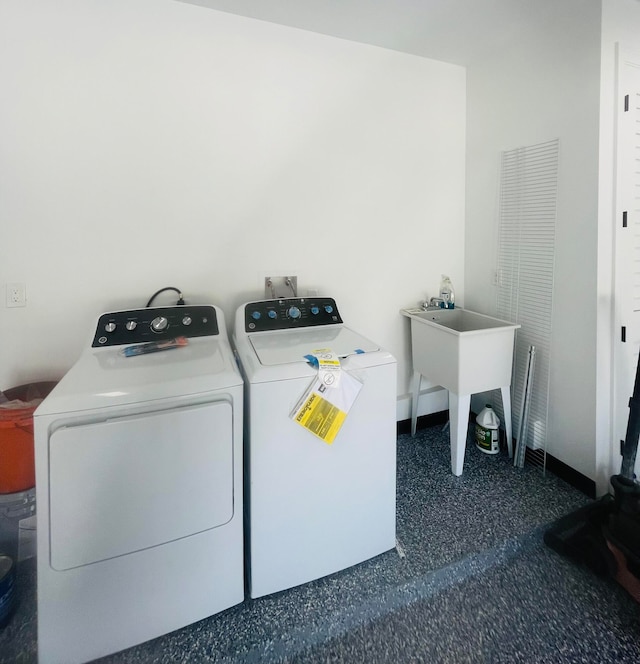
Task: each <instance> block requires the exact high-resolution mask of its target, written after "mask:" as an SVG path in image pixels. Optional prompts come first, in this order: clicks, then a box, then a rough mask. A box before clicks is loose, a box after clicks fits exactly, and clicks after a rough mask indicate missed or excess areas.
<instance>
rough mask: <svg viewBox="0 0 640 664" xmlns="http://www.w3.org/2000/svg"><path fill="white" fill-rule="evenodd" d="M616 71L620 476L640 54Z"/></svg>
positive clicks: (639, 156) (632, 327)
mask: <svg viewBox="0 0 640 664" xmlns="http://www.w3.org/2000/svg"><path fill="white" fill-rule="evenodd" d="M618 68H619V70H618V73H619V87H618V98H617V100H616V101H617V141H616V150H617V159H616V210H615V219H614V224H615V229H616V248H615V252H616V260H615V279H616V283H615V297H614V302H615V321H616V327H617V329H616V330H614V335H615V336H614V357H615V366H614V385H615V388H614V389H615V394H614V425H613V428H614V436H613V441H612V459H613V464H612V465H613V467H612V468H611V472H612V473H613V474H615V473H619V472H620V441H621V440H624V438H625V435H626V430H627V422H628V419H629V397H630V396H631V395H632V393H633V386H634V380H635V374H636V366H637V363H638V351H639V349H640V54H634V55H630V56H625V55H624V54H621V53H619V60H618ZM639 456H640V455H639ZM635 472H636V475H638V474H640V461H638V460H636V466H635Z"/></svg>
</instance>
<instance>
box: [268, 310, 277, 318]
mask: <svg viewBox="0 0 640 664" xmlns="http://www.w3.org/2000/svg"><path fill="white" fill-rule="evenodd" d="M267 316H269V318H271V319H273V318H277V317H278V314H277V312H275V311H274V310H273V309H269V313H268V314H267Z"/></svg>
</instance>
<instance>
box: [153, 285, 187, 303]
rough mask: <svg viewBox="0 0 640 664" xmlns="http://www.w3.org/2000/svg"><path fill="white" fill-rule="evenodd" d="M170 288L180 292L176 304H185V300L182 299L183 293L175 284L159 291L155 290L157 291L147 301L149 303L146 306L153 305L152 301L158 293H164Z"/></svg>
mask: <svg viewBox="0 0 640 664" xmlns="http://www.w3.org/2000/svg"><path fill="white" fill-rule="evenodd" d="M168 290H172V291H175V292H176V293H178V296H179V298H178V301H177V302H176V304H179V305H183V304H184V300H183V299H182V293H181V292H180V291H179V290H178V289H177V288H174V287H173V286H167V287H166V288H161V289H160V290H159V291H156V292H155V293H154V294H153V295H152V296H151V297H150V298H149V301H148V302H147V305H146V306H147V307H150V306H151V303H152V302H153V301H154V300H155V299H156V297H158V295H160V293H164V292H165V291H168Z"/></svg>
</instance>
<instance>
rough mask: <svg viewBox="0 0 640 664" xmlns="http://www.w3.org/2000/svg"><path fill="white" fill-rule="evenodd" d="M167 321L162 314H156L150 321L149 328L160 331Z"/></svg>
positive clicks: (165, 327) (163, 328) (164, 327)
mask: <svg viewBox="0 0 640 664" xmlns="http://www.w3.org/2000/svg"><path fill="white" fill-rule="evenodd" d="M167 325H169V321H168V320H167V319H166V318H165V317H164V316H158V317H157V318H154V319H153V320H152V321H151V329H152V330H153V331H154V332H162V330H166V329H167Z"/></svg>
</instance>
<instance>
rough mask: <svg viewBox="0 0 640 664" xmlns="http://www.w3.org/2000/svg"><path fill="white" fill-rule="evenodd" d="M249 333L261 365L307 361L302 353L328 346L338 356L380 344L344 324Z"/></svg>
mask: <svg viewBox="0 0 640 664" xmlns="http://www.w3.org/2000/svg"><path fill="white" fill-rule="evenodd" d="M248 336H249V341H250V342H251V345H252V346H253V350H254V351H255V353H256V355H257V356H258V360H259V361H260V364H262V365H264V366H275V365H278V364H289V363H292V362H306V360H305V358H304V356H305V355H309V354H310V353H313V352H314V351H316V350H318V349H320V348H328V349H330V350H331V351H333V352H334V353H335V354H336V355H337V356H338V357H346V356H347V355H353V354H355V353H360V352H364V353H370V352H374V351H378V350H380V346H378V345H376V344H374V343H373V341H370V340H369V339H367V338H366V337H363V336H362V335H360V334H357V333H356V332H354V331H353V330H351V329H349V328H348V327H345V326H344V325H336V326H326V327H322V328H307V329H304V330H278V331H275V332H261V333H257V334H250V335H248Z"/></svg>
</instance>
